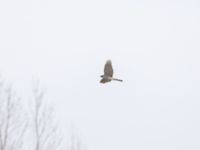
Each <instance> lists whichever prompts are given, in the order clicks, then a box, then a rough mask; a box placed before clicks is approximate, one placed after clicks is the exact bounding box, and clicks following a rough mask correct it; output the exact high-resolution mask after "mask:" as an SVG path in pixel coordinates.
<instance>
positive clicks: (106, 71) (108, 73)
mask: <svg viewBox="0 0 200 150" xmlns="http://www.w3.org/2000/svg"><path fill="white" fill-rule="evenodd" d="M104 75H106V76H109V77H112V76H113V68H112V62H111V60H108V61H107V62H106V64H105V66H104Z"/></svg>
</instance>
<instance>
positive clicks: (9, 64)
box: [0, 0, 200, 150]
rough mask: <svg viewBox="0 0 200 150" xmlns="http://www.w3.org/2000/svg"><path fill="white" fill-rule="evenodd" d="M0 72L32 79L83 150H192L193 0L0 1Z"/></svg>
mask: <svg viewBox="0 0 200 150" xmlns="http://www.w3.org/2000/svg"><path fill="white" fill-rule="evenodd" d="M107 59H111V60H112V62H113V67H114V76H116V77H118V78H122V79H123V80H124V82H123V83H120V82H111V83H108V84H105V85H102V84H100V83H99V80H100V75H101V74H102V73H103V67H104V64H105V62H106V60H107ZM0 72H1V74H2V76H3V77H4V78H6V79H7V80H8V81H10V82H12V83H13V86H14V87H15V88H16V89H17V90H18V93H19V94H25V95H26V93H27V89H31V84H32V80H33V79H35V78H36V79H40V81H41V84H42V85H43V86H44V87H45V88H46V89H47V95H46V96H47V99H46V100H49V101H51V103H52V104H53V105H55V107H56V109H57V110H58V114H59V119H60V120H62V121H63V122H65V123H66V124H67V123H69V124H71V123H72V124H74V125H75V127H76V130H77V132H79V134H80V136H81V138H82V141H83V142H84V143H85V144H86V145H87V148H88V150H147V149H148V150H199V149H200V144H199V143H200V1H199V0H168V1H161V0H160V1H159V0H151V1H149V0H140V1H139V0H138V1H134V0H123V1H119V0H101V1H94V0H1V1H0Z"/></svg>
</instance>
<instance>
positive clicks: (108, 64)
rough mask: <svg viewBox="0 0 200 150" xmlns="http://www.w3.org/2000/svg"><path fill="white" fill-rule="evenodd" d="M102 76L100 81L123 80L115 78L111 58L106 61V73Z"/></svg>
mask: <svg viewBox="0 0 200 150" xmlns="http://www.w3.org/2000/svg"><path fill="white" fill-rule="evenodd" d="M100 77H101V78H102V79H101V80H100V83H106V82H110V81H112V80H115V81H120V82H122V81H123V80H121V79H117V78H113V68H112V62H111V60H107V61H106V64H105V66H104V75H101V76H100Z"/></svg>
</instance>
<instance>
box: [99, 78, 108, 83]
mask: <svg viewBox="0 0 200 150" xmlns="http://www.w3.org/2000/svg"><path fill="white" fill-rule="evenodd" d="M100 82H101V83H106V82H110V80H108V79H105V78H103V79H101V81H100Z"/></svg>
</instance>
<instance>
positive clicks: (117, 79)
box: [112, 78, 123, 82]
mask: <svg viewBox="0 0 200 150" xmlns="http://www.w3.org/2000/svg"><path fill="white" fill-rule="evenodd" d="M112 80H115V81H120V82H122V81H123V80H121V79H117V78H112Z"/></svg>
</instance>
